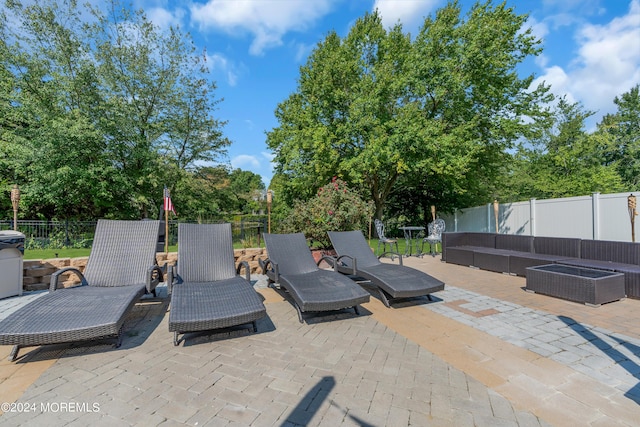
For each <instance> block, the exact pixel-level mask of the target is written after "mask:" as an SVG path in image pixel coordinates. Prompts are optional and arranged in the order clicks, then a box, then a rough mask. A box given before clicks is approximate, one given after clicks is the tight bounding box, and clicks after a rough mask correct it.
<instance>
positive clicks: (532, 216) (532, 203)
mask: <svg viewBox="0 0 640 427" xmlns="http://www.w3.org/2000/svg"><path fill="white" fill-rule="evenodd" d="M529 224H530V225H529V227H530V228H531V230H530V234H531V235H532V236H535V235H536V198H535V197H534V198H532V199H529Z"/></svg>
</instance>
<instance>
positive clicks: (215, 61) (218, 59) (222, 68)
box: [206, 53, 239, 86]
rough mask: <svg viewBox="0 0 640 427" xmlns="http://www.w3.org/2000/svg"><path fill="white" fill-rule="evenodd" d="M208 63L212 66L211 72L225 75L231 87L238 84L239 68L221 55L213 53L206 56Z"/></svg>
mask: <svg viewBox="0 0 640 427" xmlns="http://www.w3.org/2000/svg"><path fill="white" fill-rule="evenodd" d="M206 61H207V63H208V64H210V67H211V71H214V72H219V73H221V74H223V75H224V76H225V78H226V80H227V83H228V84H229V86H235V85H236V84H237V83H238V73H239V72H238V67H237V66H236V65H235V64H234V63H233V61H230V60H229V59H228V58H227V57H226V56H224V55H223V54H221V53H213V54H211V55H209V54H207V55H206Z"/></svg>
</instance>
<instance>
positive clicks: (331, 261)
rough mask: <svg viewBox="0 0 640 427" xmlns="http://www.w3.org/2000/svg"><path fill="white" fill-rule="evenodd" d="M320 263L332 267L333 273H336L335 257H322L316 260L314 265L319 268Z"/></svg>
mask: <svg viewBox="0 0 640 427" xmlns="http://www.w3.org/2000/svg"><path fill="white" fill-rule="evenodd" d="M322 261H326V263H327V264H329V266H331V267H333V271H338V262H337V261H336V258H335V257H333V256H331V255H322V257H321V258H320V259H319V260H318V262H316V265H317V266H318V267H320V263H321V262H322Z"/></svg>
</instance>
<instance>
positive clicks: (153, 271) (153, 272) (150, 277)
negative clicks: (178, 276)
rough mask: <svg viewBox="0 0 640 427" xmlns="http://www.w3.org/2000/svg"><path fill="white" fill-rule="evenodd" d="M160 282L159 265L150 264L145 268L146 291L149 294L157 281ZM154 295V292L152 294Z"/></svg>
mask: <svg viewBox="0 0 640 427" xmlns="http://www.w3.org/2000/svg"><path fill="white" fill-rule="evenodd" d="M160 282H162V269H161V268H160V266H159V265H157V264H156V265H152V266H151V267H149V269H148V270H147V283H146V288H147V293H148V294H151V293H153V291H154V290H155V289H156V286H158V283H160ZM154 295H155V294H154Z"/></svg>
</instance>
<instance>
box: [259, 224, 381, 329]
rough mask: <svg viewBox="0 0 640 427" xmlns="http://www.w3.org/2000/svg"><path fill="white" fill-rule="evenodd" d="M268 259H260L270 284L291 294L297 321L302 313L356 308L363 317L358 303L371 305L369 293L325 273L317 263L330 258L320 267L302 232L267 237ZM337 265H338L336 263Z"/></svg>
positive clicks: (347, 280) (301, 320)
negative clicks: (321, 263) (320, 264)
mask: <svg viewBox="0 0 640 427" xmlns="http://www.w3.org/2000/svg"><path fill="white" fill-rule="evenodd" d="M264 242H265V245H266V247H267V252H268V256H269V258H267V259H266V260H261V261H260V264H261V266H262V268H263V271H264V273H265V274H266V275H267V276H268V277H269V280H270V283H269V285H270V286H272V283H276V284H278V285H279V286H280V288H284V290H286V291H288V292H289V294H290V295H291V297H292V299H293V302H294V305H295V307H296V310H297V311H298V320H299V321H300V323H303V318H302V313H303V312H314V311H332V310H341V309H344V308H351V307H352V308H353V309H354V311H355V312H356V314H358V315H359V314H360V312H359V310H358V304H363V303H366V302H369V293H368V292H367V291H365V290H364V289H362V288H361V287H360V286H358V285H357V284H356V283H354V282H353V281H351V280H349V279H348V278H346V277H344V276H343V275H342V274H340V273H338V272H337V271H335V269H334V270H323V269H320V268H319V267H318V264H319V263H320V262H322V261H323V260H327V259H328V260H329V261H331V259H330V257H326V256H324V257H322V258H321V259H320V260H319V261H318V264H316V263H315V262H314V260H313V256H312V255H311V250H310V249H309V246H308V245H307V241H306V239H305V237H304V234H302V233H293V234H268V233H265V234H264ZM333 264H335V263H333Z"/></svg>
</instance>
